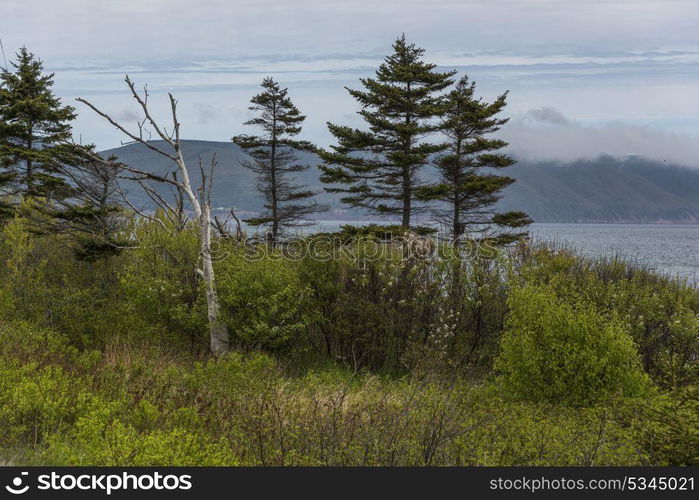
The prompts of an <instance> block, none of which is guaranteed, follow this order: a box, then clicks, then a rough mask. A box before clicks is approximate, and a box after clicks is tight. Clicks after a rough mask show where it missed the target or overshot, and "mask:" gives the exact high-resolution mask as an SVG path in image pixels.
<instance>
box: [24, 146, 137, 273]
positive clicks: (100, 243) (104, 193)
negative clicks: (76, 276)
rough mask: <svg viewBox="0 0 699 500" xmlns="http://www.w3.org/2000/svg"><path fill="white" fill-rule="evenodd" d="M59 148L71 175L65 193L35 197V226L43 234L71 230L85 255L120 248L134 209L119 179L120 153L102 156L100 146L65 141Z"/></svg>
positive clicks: (90, 257) (84, 257)
mask: <svg viewBox="0 0 699 500" xmlns="http://www.w3.org/2000/svg"><path fill="white" fill-rule="evenodd" d="M56 153H57V154H59V155H61V156H63V157H64V160H65V161H64V162H60V164H61V165H62V166H61V170H60V171H61V174H62V176H63V178H65V179H66V181H67V187H66V189H65V192H64V196H63V197H61V198H54V199H49V198H43V197H42V198H34V199H33V204H32V206H33V207H35V208H36V209H37V210H36V213H35V214H34V216H33V217H30V219H29V220H30V222H31V225H30V228H31V229H32V231H33V232H35V233H37V234H58V233H61V234H67V235H69V236H70V237H71V239H72V240H73V243H74V245H75V247H74V248H75V254H76V256H77V257H78V258H79V259H81V260H90V261H94V260H97V259H99V258H102V257H108V256H110V255H116V254H119V253H120V252H121V250H122V248H123V247H124V246H125V245H128V244H129V242H128V241H126V240H127V238H126V236H125V235H124V229H125V227H126V225H127V222H128V213H127V211H126V209H125V207H124V206H123V205H122V204H121V203H122V200H123V195H122V192H121V188H120V186H119V183H118V174H119V171H120V169H121V168H122V164H120V163H119V162H118V161H117V158H116V157H109V158H106V159H105V160H100V159H99V155H98V154H97V153H96V152H95V147H94V146H78V145H71V144H64V145H62V147H61V150H60V151H56Z"/></svg>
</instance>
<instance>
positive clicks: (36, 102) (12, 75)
mask: <svg viewBox="0 0 699 500" xmlns="http://www.w3.org/2000/svg"><path fill="white" fill-rule="evenodd" d="M11 65H12V67H13V68H14V71H10V68H4V69H3V71H2V73H0V119H2V121H3V122H5V123H6V124H7V125H8V126H9V127H10V130H6V131H5V133H9V134H10V135H12V136H15V137H17V138H21V139H24V140H28V139H33V140H34V141H35V142H37V143H38V142H42V143H44V144H50V143H55V142H59V141H62V140H66V139H68V138H70V134H71V126H70V124H69V123H68V122H70V121H71V120H73V119H75V117H76V114H75V108H73V107H72V106H63V105H62V104H61V100H60V98H58V97H56V96H55V95H54V94H53V91H52V87H53V83H54V82H53V77H54V74H53V73H48V74H43V62H42V61H41V60H40V59H38V58H36V57H35V56H34V54H32V53H31V52H29V51H28V50H27V48H26V47H22V48H21V49H20V51H19V52H18V53H17V58H16V62H12V63H11ZM28 125H31V127H29V126H28ZM30 135H33V137H30Z"/></svg>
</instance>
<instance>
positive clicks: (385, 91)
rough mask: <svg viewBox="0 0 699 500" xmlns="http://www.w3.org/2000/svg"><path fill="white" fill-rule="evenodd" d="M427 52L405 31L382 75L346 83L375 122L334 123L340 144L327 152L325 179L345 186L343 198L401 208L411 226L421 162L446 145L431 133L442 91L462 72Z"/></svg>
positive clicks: (372, 208)
mask: <svg viewBox="0 0 699 500" xmlns="http://www.w3.org/2000/svg"><path fill="white" fill-rule="evenodd" d="M423 53H424V50H423V49H421V48H419V47H416V46H415V45H414V44H409V43H408V42H407V41H406V40H405V35H403V36H401V37H400V38H398V39H397V40H396V41H395V43H394V44H393V54H391V55H390V56H388V57H386V58H385V60H384V63H383V64H381V66H380V67H379V69H378V70H377V71H376V77H375V78H363V79H361V83H362V85H363V86H364V90H352V89H349V88H348V89H347V90H348V91H349V93H350V95H352V97H354V98H355V99H356V100H357V102H358V103H359V104H360V105H361V108H362V109H361V110H360V111H359V114H360V116H361V117H362V118H363V119H364V121H365V122H366V124H367V125H368V130H358V129H354V128H351V127H349V126H341V125H334V124H331V123H329V124H328V127H329V129H330V132H331V133H332V134H333V135H334V136H335V138H336V139H337V145H335V146H332V148H331V150H330V151H324V152H321V157H322V159H323V160H324V165H322V166H321V167H320V168H321V170H322V172H323V175H322V176H321V181H322V182H325V183H328V184H334V185H335V186H334V187H330V188H326V190H327V191H329V192H334V193H344V194H345V196H344V197H343V198H342V201H343V202H344V203H345V204H347V205H350V206H352V207H359V208H364V209H366V210H368V211H369V212H372V213H375V214H378V215H382V216H400V217H401V225H402V227H403V228H406V229H407V228H409V227H410V222H411V216H412V215H413V214H415V213H416V212H418V211H419V210H420V209H421V208H422V207H420V206H419V205H418V204H417V203H416V201H417V200H416V192H417V189H418V188H419V187H420V186H421V184H422V179H421V177H420V170H421V169H422V168H423V167H424V166H425V165H427V164H428V163H429V158H430V157H431V155H433V154H435V153H437V152H439V151H441V149H442V147H443V146H441V145H438V144H433V143H430V142H427V141H425V140H424V139H425V137H426V136H427V135H429V134H431V133H432V132H434V131H435V130H436V125H435V117H437V116H439V115H440V114H441V113H443V110H444V104H443V99H442V96H441V91H442V90H444V89H445V88H447V87H448V86H449V85H451V84H452V83H453V81H452V80H451V77H452V76H453V75H454V74H455V72H453V71H450V72H446V73H440V72H438V71H435V67H436V66H435V65H434V64H429V63H426V62H423V61H422V55H423Z"/></svg>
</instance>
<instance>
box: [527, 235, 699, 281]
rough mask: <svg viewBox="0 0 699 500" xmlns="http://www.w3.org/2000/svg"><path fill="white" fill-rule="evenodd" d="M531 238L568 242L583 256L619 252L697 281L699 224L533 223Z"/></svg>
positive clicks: (674, 274) (658, 269) (659, 268)
mask: <svg viewBox="0 0 699 500" xmlns="http://www.w3.org/2000/svg"><path fill="white" fill-rule="evenodd" d="M530 233H531V235H532V237H533V238H534V239H538V240H543V241H549V242H555V243H560V244H565V245H568V246H570V247H572V248H574V249H576V250H577V251H579V252H580V253H582V254H583V255H588V256H591V257H596V256H601V255H615V254H616V255H619V256H621V257H623V258H624V259H626V260H629V261H631V262H636V263H638V264H642V265H644V266H648V267H650V268H652V269H655V270H656V271H658V272H661V273H664V274H669V275H671V276H675V277H679V278H684V279H687V280H688V281H689V282H690V283H691V284H694V285H697V284H698V283H699V225H684V224H532V225H531V226H530Z"/></svg>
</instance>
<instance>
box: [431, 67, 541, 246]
mask: <svg viewBox="0 0 699 500" xmlns="http://www.w3.org/2000/svg"><path fill="white" fill-rule="evenodd" d="M475 91H476V87H475V83H473V82H469V80H468V77H466V76H464V77H463V78H461V80H459V82H458V83H457V84H456V86H455V87H454V89H453V90H452V91H451V92H450V93H449V94H448V96H447V108H446V111H445V113H444V115H443V117H442V125H441V132H442V133H443V134H444V135H445V136H446V137H447V141H446V143H445V149H444V151H443V152H442V153H440V154H439V155H436V156H435V164H436V166H437V169H438V170H439V174H440V179H439V182H438V183H435V184H432V185H429V186H425V187H423V188H421V189H420V190H419V193H418V197H419V198H420V199H421V200H423V201H433V202H435V201H436V202H441V204H440V205H438V206H436V207H434V208H433V210H432V211H433V214H434V215H435V217H436V219H437V220H438V221H440V222H442V223H443V224H445V225H446V226H447V227H448V228H449V230H450V232H451V234H452V237H453V238H454V239H455V240H458V239H460V238H463V237H466V236H468V237H473V238H476V239H482V238H488V239H489V240H491V241H494V242H496V243H498V244H504V243H509V242H511V241H513V240H515V239H517V238H519V237H521V236H523V235H524V234H526V233H523V232H518V228H521V227H523V226H526V225H527V224H529V223H530V222H531V220H530V219H529V217H528V216H527V215H526V214H525V213H523V212H507V213H498V212H496V211H495V210H494V207H493V205H494V204H495V203H496V202H497V201H498V200H499V199H500V192H501V191H502V189H504V188H505V187H507V186H509V185H510V184H512V183H513V182H515V180H514V179H513V178H511V177H507V176H503V175H498V174H496V173H495V172H496V171H497V170H499V169H502V168H505V167H509V166H512V165H514V164H515V160H514V159H512V158H511V157H510V156H508V155H506V154H504V153H501V152H499V150H501V149H502V148H504V147H505V146H507V142H505V141H503V140H501V139H495V138H492V137H489V136H490V134H492V133H494V132H497V131H498V130H499V129H500V127H501V126H502V125H504V124H505V123H507V121H508V119H507V118H501V117H498V116H497V115H498V114H499V113H500V112H501V111H502V110H503V108H504V107H505V105H506V104H507V101H506V99H507V93H504V94H502V95H500V96H499V97H497V98H496V99H495V100H494V101H493V102H492V103H488V102H485V101H483V100H482V99H480V98H477V97H476V95H475Z"/></svg>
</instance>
